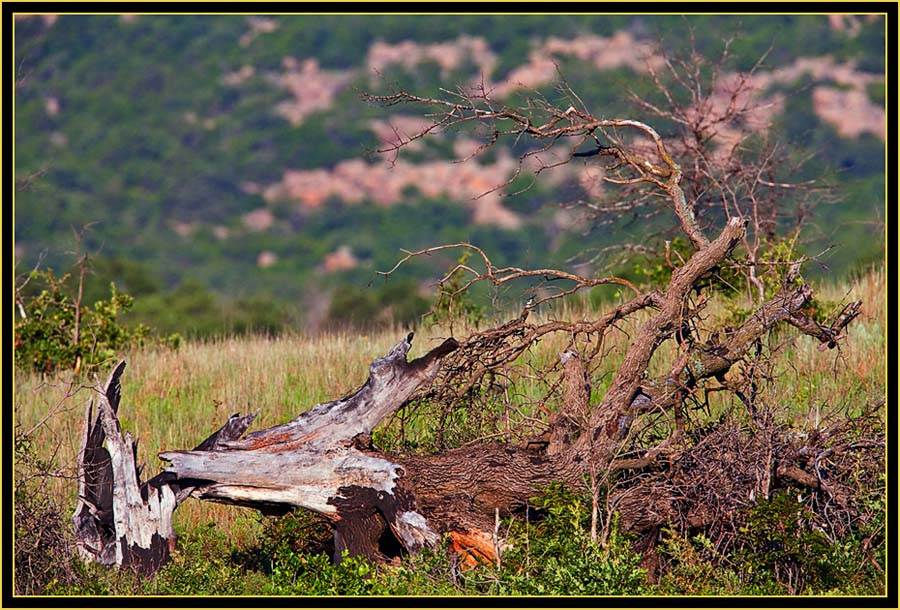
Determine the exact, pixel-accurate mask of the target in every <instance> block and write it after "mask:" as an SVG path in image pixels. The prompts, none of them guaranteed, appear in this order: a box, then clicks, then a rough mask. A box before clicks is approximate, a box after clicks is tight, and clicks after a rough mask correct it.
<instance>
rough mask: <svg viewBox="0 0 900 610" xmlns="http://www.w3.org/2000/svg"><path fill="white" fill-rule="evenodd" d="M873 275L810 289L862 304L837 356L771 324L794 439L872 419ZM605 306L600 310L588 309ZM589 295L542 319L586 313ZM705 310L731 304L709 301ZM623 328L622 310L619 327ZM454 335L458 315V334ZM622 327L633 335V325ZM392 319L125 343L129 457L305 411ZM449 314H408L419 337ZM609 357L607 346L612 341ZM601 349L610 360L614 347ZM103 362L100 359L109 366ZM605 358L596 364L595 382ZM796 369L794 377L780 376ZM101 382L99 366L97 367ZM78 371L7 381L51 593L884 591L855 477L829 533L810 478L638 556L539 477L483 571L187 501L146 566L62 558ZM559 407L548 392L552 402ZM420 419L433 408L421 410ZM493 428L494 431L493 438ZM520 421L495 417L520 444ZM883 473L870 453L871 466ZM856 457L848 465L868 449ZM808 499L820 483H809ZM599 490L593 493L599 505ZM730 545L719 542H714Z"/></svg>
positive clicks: (331, 392)
mask: <svg viewBox="0 0 900 610" xmlns="http://www.w3.org/2000/svg"><path fill="white" fill-rule="evenodd" d="M885 293H886V287H885V274H884V272H883V271H880V270H876V271H871V272H869V273H867V274H864V275H862V276H860V277H859V278H857V279H855V280H853V281H851V282H847V283H843V284H840V285H833V286H825V287H822V288H821V289H820V290H819V294H820V299H821V301H822V302H829V301H832V302H836V301H840V300H842V299H862V300H863V302H864V304H865V305H864V309H863V313H862V315H861V316H860V318H859V320H858V321H857V323H855V324H854V325H852V326H851V327H850V328H849V329H848V332H849V336H848V337H847V339H846V341H845V342H843V344H842V347H841V351H840V354H839V355H837V356H835V355H834V354H833V353H831V352H822V351H819V350H817V349H815V345H814V342H813V341H812V340H810V339H809V338H808V337H799V338H798V337H795V336H794V335H793V334H792V333H791V332H790V331H785V332H784V333H782V334H781V336H779V337H776V340H775V343H777V344H778V351H777V356H776V357H775V360H774V364H775V370H774V374H773V375H772V379H773V382H772V383H771V384H770V386H769V387H767V388H765V389H764V390H763V393H764V394H765V403H766V404H767V405H769V411H768V413H767V416H768V417H771V418H773V419H774V422H775V425H777V426H778V427H780V428H783V429H787V430H791V431H794V432H795V433H796V434H808V433H812V432H813V431H815V430H817V429H821V428H823V427H824V426H826V425H828V422H830V421H832V420H833V419H834V418H835V417H838V416H840V417H845V418H851V419H853V418H856V419H853V421H858V422H861V423H860V425H862V422H865V421H869V424H867V425H871V421H872V420H871V418H869V419H868V420H866V419H865V418H863V417H862V416H864V415H866V414H868V415H872V414H873V413H872V409H871V407H872V406H873V405H875V406H876V409H875V411H874V417H875V420H876V421H877V422H880V427H883V422H884V406H883V402H879V400H880V398H881V397H882V396H883V395H884V390H885V385H884V384H885V373H886V370H885V366H884V364H885V358H884V354H885V342H884V329H885V319H886V318H885V309H884V297H883V295H884V294H885ZM596 306H597V307H600V308H601V309H602V308H604V307H606V306H608V304H607V305H604V304H602V303H601V304H599V305H596ZM592 307H594V306H592V305H591V303H590V301H589V299H586V300H584V301H578V302H570V303H568V304H567V305H566V307H564V308H562V309H557V310H555V311H546V312H542V313H541V314H540V315H543V316H544V317H560V318H568V319H572V318H575V317H579V316H582V315H591V316H594V315H596V311H593V312H592V311H590V310H591V309H592ZM710 315H715V316H722V317H727V316H729V315H733V312H731V311H729V309H728V307H726V306H722V307H719V308H718V309H717V310H713V311H711V312H710ZM630 324H633V322H630V323H629V325H630ZM463 331H464V329H460V328H457V329H456V330H455V332H456V333H459V332H463ZM622 331H623V332H622V333H621V335H620V336H619V337H618V339H616V340H618V341H622V342H625V341H627V340H628V339H627V337H628V331H629V326H628V325H625V326H623V328H622ZM404 332H405V331H404V330H401V329H399V328H396V329H386V330H381V331H378V332H372V333H370V334H349V333H344V334H331V335H320V336H316V337H304V336H298V335H295V336H281V337H278V338H263V337H244V338H240V339H236V338H226V339H219V340H215V341H210V342H185V343H183V344H182V345H181V346H180V347H179V348H178V349H177V350H173V349H170V348H167V347H164V346H160V345H155V346H145V347H135V348H132V350H131V351H130V352H125V353H120V354H119V355H120V356H122V357H124V358H125V359H126V360H127V361H128V363H129V368H128V369H127V372H126V375H125V377H124V388H123V396H124V397H125V399H124V402H123V406H122V412H121V417H122V423H123V425H124V427H125V428H126V429H127V430H130V431H131V432H132V433H133V434H135V436H136V437H137V438H138V439H139V440H140V441H141V443H140V446H139V455H138V458H139V459H138V462H139V463H140V462H145V463H146V464H147V466H146V469H147V471H148V472H151V473H152V472H155V471H156V470H157V469H158V468H159V467H160V463H159V461H158V459H157V458H156V454H157V452H158V451H161V450H163V449H175V448H186V447H190V446H193V445H195V444H196V443H197V442H199V441H200V440H201V439H202V438H204V437H205V436H206V435H207V434H208V433H209V432H210V430H212V429H214V428H215V427H217V426H218V425H220V424H221V422H222V421H224V420H225V419H226V418H227V417H228V415H230V414H231V413H234V412H238V411H240V412H241V413H246V412H257V413H259V417H258V419H257V421H256V423H255V426H254V427H255V428H256V427H258V428H264V427H268V426H271V425H275V424H277V423H280V422H283V421H286V420H288V419H290V418H292V417H293V416H295V415H296V414H297V413H298V412H300V411H302V410H305V409H306V408H308V407H311V406H312V405H314V404H316V403H318V402H323V401H326V400H330V399H333V398H336V397H338V396H341V395H344V394H346V393H347V392H349V391H351V390H352V389H353V388H355V387H357V386H358V385H359V384H361V383H362V382H363V381H364V380H365V376H366V374H367V370H368V364H369V362H370V361H371V360H372V358H374V357H376V356H378V355H380V354H382V353H384V352H385V350H386V349H387V348H389V347H390V345H392V344H393V343H394V342H395V341H396V339H397V337H398V335H401V334H403V333H404ZM447 334H449V331H448V329H447V328H441V327H433V328H430V329H428V328H422V329H421V330H420V332H419V336H420V337H422V338H423V340H422V342H421V343H418V345H419V346H420V347H419V348H418V349H421V350H423V351H425V350H427V349H428V348H430V347H431V346H433V345H434V341H436V340H437V338H438V337H441V336H446V335H447ZM564 348H565V346H564V345H563V344H562V340H555V339H554V340H548V341H544V342H542V343H541V344H540V345H539V346H536V347H535V348H534V350H532V351H531V352H530V353H528V354H526V355H525V356H524V357H523V362H522V365H523V367H528V366H529V365H530V364H533V363H535V362H538V361H544V362H546V361H548V360H553V359H556V358H557V357H558V353H559V351H560V350H561V349H564ZM613 353H615V352H614V351H613ZM610 360H614V359H610ZM111 364H112V362H110V365H111ZM617 365H618V363H616V362H612V361H610V362H604V363H603V367H602V369H601V370H598V371H596V372H594V373H593V375H594V376H595V378H596V380H597V381H598V383H595V384H594V386H595V387H596V388H598V389H602V387H603V386H602V380H603V379H604V378H605V377H606V376H608V374H609V372H610V371H612V370H614V369H615V368H616V366H617ZM789 369H790V370H791V371H792V374H791V375H783V374H780V373H782V372H784V371H786V370H789ZM100 374H101V376H103V375H105V372H101V373H100ZM90 383H91V380H90V379H88V378H86V377H84V376H81V377H73V376H72V374H71V373H69V372H66V373H58V374H55V375H50V376H41V375H40V374H39V373H31V372H27V371H24V370H20V371H18V372H17V375H16V384H15V385H16V388H15V402H16V426H17V428H16V457H17V461H16V489H15V491H16V583H15V586H16V591H17V593H20V594H65V595H73V594H74V595H95V594H103V595H156V594H171V595H283V594H292V595H713V594H715V595H760V594H767V595H780V594H804V595H823V594H835V595H880V594H883V593H884V582H885V581H884V577H885V573H884V567H885V566H886V558H885V542H884V538H885V536H884V533H885V532H884V512H885V499H884V493H885V477H884V476H883V474H879V473H878V472H871V471H860V472H858V473H856V475H854V477H853V478H854V481H851V482H850V483H851V484H852V485H853V487H854V497H853V502H854V503H856V504H858V508H859V509H860V514H861V515H862V517H860V518H859V519H858V520H857V522H855V523H851V524H850V526H849V527H848V528H847V529H846V531H843V532H841V533H839V534H836V533H835V532H834V531H824V530H822V529H821V528H820V525H819V521H818V520H817V514H816V509H818V507H819V506H820V504H827V498H826V497H823V498H821V499H820V504H815V503H811V502H812V501H813V500H814V499H813V498H810V497H809V495H808V494H807V492H805V491H804V492H801V493H796V492H794V493H790V492H787V491H781V492H778V493H776V494H774V495H773V496H772V497H771V498H769V499H768V500H765V499H762V498H758V499H756V500H755V501H754V500H753V499H751V500H750V501H749V502H747V503H746V505H745V508H744V509H743V510H742V511H741V514H740V515H738V516H737V517H736V519H735V520H734V523H737V524H739V525H740V527H741V529H740V536H739V540H738V542H737V543H736V544H732V545H730V546H729V547H728V548H727V549H724V547H723V548H720V547H719V545H718V544H717V543H716V542H715V540H714V538H713V537H712V536H711V535H709V532H705V531H696V530H691V529H690V528H689V527H683V526H680V525H679V524H674V523H673V524H670V526H669V527H667V528H665V529H664V530H663V531H662V532H661V533H660V544H659V545H658V546H657V555H658V556H657V558H656V560H655V562H654V563H653V564H652V565H651V564H650V563H648V562H647V561H646V558H645V557H644V558H642V556H641V555H640V554H638V553H637V552H635V551H634V550H633V548H632V546H631V543H632V542H633V541H632V540H630V539H629V537H628V536H627V535H626V534H625V533H623V532H620V531H619V527H618V524H617V520H616V517H615V514H614V512H613V513H611V514H610V515H609V519H608V520H606V521H605V522H604V528H603V530H604V531H603V532H602V535H601V536H600V537H599V540H597V539H592V537H591V536H590V534H589V528H590V525H591V523H590V521H591V510H590V508H591V503H590V498H584V497H579V496H578V495H577V494H574V493H572V492H568V491H564V490H562V489H557V488H550V489H547V490H545V491H544V493H543V494H542V495H541V496H539V497H536V498H534V500H533V506H532V507H531V509H530V510H529V511H528V512H527V514H526V515H525V516H524V517H523V518H513V519H505V520H503V521H502V522H501V523H500V524H499V527H498V530H497V531H498V539H499V540H498V541H499V542H502V543H503V544H504V545H505V546H504V547H503V548H504V550H503V552H502V553H501V555H500V560H499V561H498V563H497V565H479V566H477V567H475V568H468V569H466V568H465V566H463V565H462V564H461V563H460V562H457V561H456V560H455V559H453V554H452V553H448V549H447V548H446V547H442V548H439V549H437V550H436V551H435V552H426V553H423V554H421V555H420V556H417V557H413V558H405V559H404V560H402V561H401V562H398V563H397V564H395V565H387V566H385V565H381V566H376V565H373V564H371V563H369V562H367V561H365V560H361V559H355V558H347V559H345V560H344V561H343V562H341V563H340V564H338V565H337V566H334V565H332V564H331V562H330V559H329V557H330V553H329V548H328V547H329V544H330V540H329V530H328V528H327V527H326V525H325V524H324V523H322V522H319V521H317V520H316V519H314V518H312V517H311V516H309V515H307V514H305V513H295V514H292V515H288V516H286V517H283V518H278V519H276V518H268V517H262V516H259V515H257V514H256V513H252V512H251V511H247V510H241V509H237V508H234V507H224V506H218V505H214V504H211V503H206V502H202V503H201V502H188V503H186V504H185V505H184V506H183V508H182V509H181V510H179V511H178V512H177V513H176V515H175V517H176V529H177V530H178V532H179V535H180V540H179V550H178V552H177V555H176V558H175V560H174V561H173V562H172V563H171V564H169V565H167V566H166V567H164V568H163V569H162V570H161V571H160V572H159V573H158V574H157V575H156V576H155V577H154V578H152V579H140V578H137V577H135V576H133V575H131V574H129V573H128V572H115V571H104V570H100V569H98V568H96V567H93V566H85V565H82V564H81V563H80V562H79V561H78V560H77V559H75V558H74V557H73V555H72V552H71V542H70V533H69V529H70V526H69V523H70V522H69V516H70V515H71V511H72V507H73V506H74V503H75V498H74V483H73V481H72V475H73V470H74V465H75V463H76V456H77V452H78V446H79V442H80V430H81V423H82V417H83V408H84V404H85V402H86V401H87V398H88V395H89V390H88V389H86V385H89V384H90ZM538 383H541V381H540V380H529V379H528V377H527V376H523V379H522V380H520V381H517V382H516V385H514V386H513V387H512V388H511V391H510V395H511V396H512V399H511V402H508V403H506V404H502V405H499V404H498V405H497V412H496V413H484V414H482V417H481V418H480V419H473V418H468V419H467V418H465V417H462V418H460V421H456V422H452V425H450V426H449V428H448V430H449V432H448V433H447V434H446V435H445V438H443V439H442V441H441V442H443V443H451V444H454V445H458V444H462V443H465V442H478V441H479V439H482V438H485V437H486V436H488V435H489V434H491V433H496V430H497V427H498V426H497V422H498V421H502V414H503V412H504V409H505V410H506V413H507V415H508V410H509V409H510V408H516V409H522V410H528V412H529V414H530V415H532V416H538V415H539V414H538V413H537V409H538V405H534V404H532V402H531V401H530V399H529V397H530V396H534V395H541V394H542V393H543V389H541V388H535V387H532V386H533V385H534V384H538ZM553 406H554V405H550V407H551V408H552V407H553ZM423 413H425V414H426V415H427V409H425V410H423ZM693 417H696V418H698V419H699V418H703V421H704V422H707V423H706V425H708V426H720V427H722V428H728V427H732V428H734V429H735V430H739V431H744V433H748V432H749V433H752V432H753V428H752V427H750V426H749V425H748V424H749V422H748V416H747V414H746V413H743V412H742V409H741V407H740V405H739V404H738V405H734V404H731V403H726V402H724V401H723V402H722V403H721V404H711V405H709V412H708V413H697V414H695V415H693ZM492 431H493V432H492ZM519 433H521V431H517V430H514V429H508V430H507V431H506V434H508V435H509V436H510V437H511V440H515V438H516V435H517V434H519ZM375 442H376V444H378V445H379V446H381V447H382V448H384V449H387V450H391V451H397V452H410V451H422V450H430V449H433V448H435V447H436V439H435V438H434V426H433V422H432V424H431V425H429V419H428V417H426V416H424V415H423V416H417V414H416V413H409V412H404V411H403V410H401V412H400V413H399V414H398V417H395V418H394V419H393V420H391V421H389V422H387V424H386V425H384V426H383V427H382V428H380V429H378V430H376V435H375ZM880 463H881V464H882V467H883V461H882V462H880ZM859 464H860V465H861V466H860V467H861V468H862V467H863V465H864V462H863V461H860V462H859ZM820 493H821V492H820ZM601 504H602V499H601ZM723 549H724V550H723Z"/></svg>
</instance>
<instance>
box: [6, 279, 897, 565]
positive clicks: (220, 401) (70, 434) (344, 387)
mask: <svg viewBox="0 0 900 610" xmlns="http://www.w3.org/2000/svg"><path fill="white" fill-rule="evenodd" d="M886 295H887V286H886V277H885V273H884V272H883V271H872V272H870V273H867V274H865V275H863V276H861V277H859V278H857V279H855V280H853V281H851V282H846V283H841V284H839V285H824V286H819V287H818V288H817V296H818V297H819V298H820V299H822V300H823V302H847V301H850V300H855V299H861V300H863V302H864V305H863V310H862V314H861V316H860V317H859V318H858V319H857V321H856V322H854V323H853V324H852V325H851V327H850V328H849V336H848V337H847V339H846V340H845V341H844V342H843V343H842V346H841V350H840V351H837V350H825V351H819V350H818V349H817V343H816V342H815V341H813V340H812V339H810V338H808V337H798V336H797V333H796V332H794V331H793V330H792V329H788V330H784V331H782V332H779V333H777V335H776V336H775V337H773V338H772V339H771V340H770V341H769V343H770V344H771V345H773V346H774V345H776V344H777V345H778V347H779V350H780V351H779V357H778V359H777V361H776V371H775V373H776V374H775V378H776V379H777V382H776V383H775V384H774V385H773V386H772V387H771V388H770V390H769V392H770V394H769V396H768V400H771V401H773V403H774V404H778V405H779V408H780V411H782V413H783V417H784V420H785V421H786V422H789V423H791V424H792V425H793V426H794V427H796V428H797V429H799V430H806V429H809V428H810V427H812V426H815V425H817V423H818V422H819V421H821V420H824V418H826V417H827V416H828V415H829V414H833V413H835V412H846V413H848V414H850V415H852V414H854V413H857V412H858V411H860V410H861V409H862V408H863V407H864V406H865V405H867V404H871V403H873V402H875V401H877V400H878V399H879V398H880V397H883V396H884V392H885V383H886V381H885V380H886V351H885V350H886V342H885V335H886V331H887V321H886ZM538 315H539V316H541V317H545V318H546V317H554V316H561V317H567V318H573V317H576V316H586V317H589V316H593V315H596V312H591V311H590V310H589V308H587V307H586V306H578V305H569V306H567V307H565V308H563V309H561V310H557V311H553V310H548V311H544V312H540V313H539V314H538ZM709 315H710V316H711V319H715V317H716V316H722V317H724V316H726V315H727V311H725V309H723V308H721V307H717V308H713V309H711V310H710V312H709ZM638 322H639V321H638V320H635V321H632V322H629V323H627V324H625V325H623V326H621V327H620V329H619V331H617V332H613V333H612V334H611V335H610V337H609V340H608V342H607V344H606V345H605V346H604V347H605V348H606V349H609V350H610V354H611V355H610V356H609V357H608V358H607V359H605V360H604V361H603V363H602V364H601V365H600V367H599V368H598V369H597V370H595V371H593V372H592V377H593V380H594V385H595V390H602V388H603V386H604V380H605V381H607V382H608V379H609V377H610V375H611V373H612V372H613V371H614V370H615V366H616V364H617V360H618V356H616V353H617V352H618V351H620V350H617V348H618V347H622V346H624V345H625V344H627V342H628V340H629V335H630V334H631V333H630V332H629V331H631V330H633V329H634V326H635V324H637V323H638ZM405 334H406V331H405V330H404V329H400V328H394V329H385V330H379V331H377V332H371V333H369V334H352V333H335V334H327V335H319V336H314V337H309V336H302V335H286V336H280V337H278V338H265V337H255V338H242V339H230V338H224V339H220V340H215V341H210V342H202V343H201V342H188V343H186V344H183V345H182V346H181V347H180V348H179V349H177V350H168V349H142V350H136V351H133V352H131V353H126V354H122V357H123V358H124V359H125V360H127V362H128V368H127V369H126V370H125V374H124V377H123V391H122V396H123V398H122V405H121V407H120V416H121V421H122V424H123V427H124V428H125V429H126V430H128V431H130V432H131V433H132V434H133V435H134V436H135V437H136V438H138V439H139V441H140V445H139V462H144V463H145V464H146V468H145V473H149V475H150V476H152V474H154V473H155V472H157V471H158V470H159V468H160V467H161V466H162V463H161V462H160V460H159V459H158V458H157V457H156V456H157V453H158V452H160V451H163V450H171V449H181V448H190V447H193V446H195V445H196V444H198V443H199V442H200V441H201V440H203V439H204V438H205V437H206V436H208V435H209V434H210V433H211V432H213V431H214V430H215V429H217V428H218V427H219V426H221V425H222V423H224V422H225V420H226V419H227V418H228V416H229V415H231V414H232V413H235V412H240V413H242V414H243V413H247V412H254V413H258V417H257V419H256V421H255V422H254V424H253V428H252V429H262V428H266V427H270V426H273V425H276V424H279V423H282V422H284V421H287V420H289V419H291V418H293V417H294V416H296V415H297V414H298V413H300V412H303V411H305V410H307V409H308V408H310V407H312V406H313V405H315V404H317V403H320V402H324V401H329V400H333V399H336V398H339V397H340V396H343V395H345V394H347V393H349V392H351V391H353V390H355V389H356V388H357V387H359V385H360V384H362V383H363V382H364V381H365V379H366V377H367V375H368V365H369V363H370V362H371V361H372V360H373V359H374V358H376V357H379V356H381V355H383V354H385V353H386V352H387V350H388V349H389V348H390V347H391V346H392V345H393V344H394V343H396V342H397V341H398V340H399V339H400V338H402V337H403V336H405ZM447 335H448V329H446V328H430V329H429V328H423V329H421V330H420V331H418V332H417V336H416V339H415V341H414V343H413V349H412V352H411V354H410V357H416V356H418V355H421V354H423V353H425V352H426V351H427V350H428V349H430V348H431V347H432V346H434V345H436V344H437V343H438V342H439V341H440V339H441V338H442V337H446V336H447ZM567 346H568V338H567V337H562V336H554V337H551V338H549V339H548V340H546V341H544V342H542V343H540V344H539V345H537V346H535V347H534V348H533V350H532V351H531V352H530V353H528V354H526V356H524V357H523V358H522V362H521V364H522V370H523V371H526V372H527V370H528V369H529V363H534V362H549V361H551V360H555V359H556V358H557V357H558V354H559V352H560V351H562V350H564V349H566V347H567ZM667 355H668V354H667V352H666V350H664V349H663V350H660V354H659V356H658V357H657V358H655V360H654V363H653V366H654V367H659V370H660V371H661V370H663V369H664V368H665V367H666V366H667V360H668V358H667ZM112 364H113V363H110V368H111V366H112ZM101 381H102V380H101ZM88 384H89V382H86V381H85V380H82V381H80V382H73V381H71V380H69V379H67V375H64V374H63V375H58V376H55V377H52V378H46V379H42V378H41V377H39V376H37V375H33V374H29V373H25V372H21V371H20V372H17V373H16V376H15V423H16V427H17V432H19V433H26V432H27V433H28V434H29V436H30V438H31V439H32V442H33V446H34V447H35V448H36V449H35V450H36V452H37V453H38V454H39V455H40V456H41V458H42V459H44V460H47V461H49V462H51V463H52V465H53V468H52V470H53V471H54V472H55V473H56V474H57V475H58V476H55V477H52V478H49V479H47V480H46V481H43V482H42V485H43V487H42V489H43V491H44V492H45V493H46V494H47V495H48V496H49V497H50V498H52V499H53V501H54V502H55V503H56V504H57V505H58V506H60V507H61V508H62V509H63V510H64V512H65V514H66V515H71V511H72V509H73V508H74V505H75V482H74V480H73V479H72V475H73V473H74V469H75V461H76V456H77V453H78V449H79V443H80V435H81V428H82V424H83V417H84V407H85V404H86V402H87V400H88V397H89V396H90V392H91V391H90V389H89V388H88V387H87V385H88ZM533 384H539V382H537V381H534V382H532V381H530V380H529V379H528V378H527V377H526V378H524V379H523V380H521V381H517V382H516V383H515V384H514V386H513V390H512V392H511V397H510V400H511V401H512V402H517V403H518V404H517V405H516V407H517V411H516V412H517V413H518V414H519V416H520V417H521V416H522V415H523V414H524V415H526V416H527V415H531V414H532V413H531V411H530V410H531V409H532V408H533V403H532V401H531V398H530V397H532V396H535V395H537V394H539V393H540V392H541V390H542V388H541V387H533ZM550 406H551V407H552V406H553V405H550ZM392 425H394V424H392ZM407 432H408V431H407ZM423 433H424V432H423ZM382 438H385V439H390V438H391V431H389V430H388V431H384V432H383V433H382ZM145 476H146V475H145ZM175 520H176V529H177V530H178V531H179V532H192V531H197V530H204V528H209V527H210V524H214V528H215V529H216V530H218V532H220V534H221V535H222V536H224V538H226V539H227V540H229V541H230V544H231V545H233V546H232V547H231V548H232V551H235V552H240V550H241V549H246V548H250V547H252V546H253V545H254V544H257V543H258V540H259V538H260V536H261V535H263V530H264V529H265V528H266V527H267V526H266V525H264V523H263V521H262V520H260V519H259V518H257V517H256V516H255V513H254V512H253V511H248V510H246V509H239V508H234V507H226V506H221V505H217V504H214V503H210V502H199V501H193V500H191V501H188V502H186V503H185V504H184V505H182V506H181V507H180V508H179V510H178V511H176V513H175ZM204 531H205V530H204Z"/></svg>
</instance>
